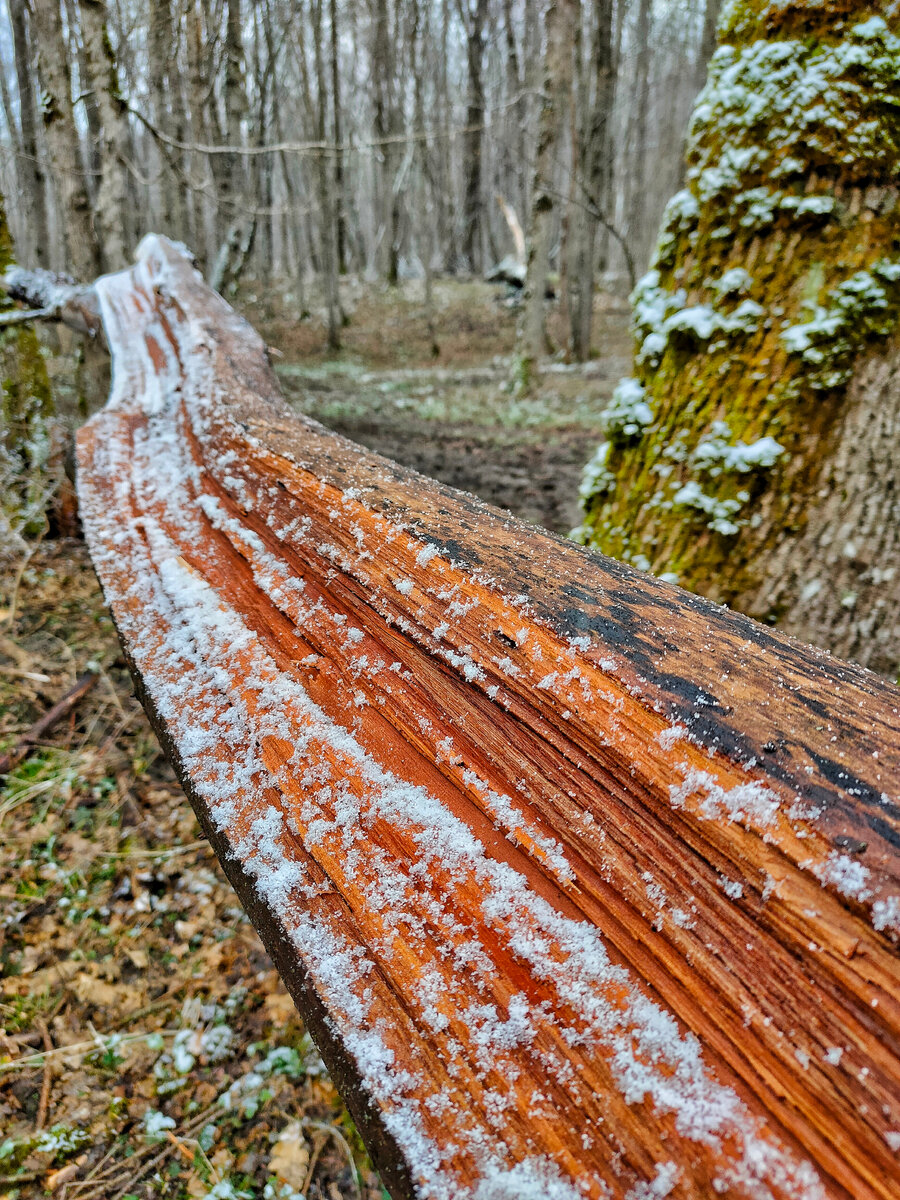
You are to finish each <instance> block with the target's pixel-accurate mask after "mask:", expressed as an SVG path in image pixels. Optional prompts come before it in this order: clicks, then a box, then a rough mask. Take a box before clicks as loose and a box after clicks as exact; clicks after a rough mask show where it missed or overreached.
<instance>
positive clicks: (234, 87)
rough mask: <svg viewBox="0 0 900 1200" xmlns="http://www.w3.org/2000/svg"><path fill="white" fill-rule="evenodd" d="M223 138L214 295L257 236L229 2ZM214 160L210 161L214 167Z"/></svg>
mask: <svg viewBox="0 0 900 1200" xmlns="http://www.w3.org/2000/svg"><path fill="white" fill-rule="evenodd" d="M224 93H225V130H224V133H225V138H226V142H227V144H228V145H229V146H231V147H234V150H233V151H232V152H231V153H230V154H224V155H222V156H221V159H220V161H221V166H220V169H219V171H218V178H217V181H216V183H217V190H218V202H219V236H220V237H221V239H222V240H221V242H220V245H219V250H218V254H217V257H216V262H215V266H214V268H213V274H212V281H213V284H214V286H215V288H216V290H217V291H220V292H228V291H231V290H233V288H234V286H235V285H236V283H237V281H238V279H239V277H240V274H241V271H242V270H243V267H244V263H245V262H246V261H247V256H248V255H249V253H250V250H251V249H252V245H253V238H254V235H255V233H256V217H255V216H254V215H253V214H248V213H247V211H246V208H247V196H246V192H247V188H246V186H245V185H246V172H245V170H244V161H243V158H242V156H241V154H240V152H239V147H240V146H241V144H242V140H243V139H242V133H241V126H242V123H243V120H244V116H245V114H246V112H247V92H246V89H245V87H244V38H243V29H242V15H241V0H228V4H227V11H226V21H225V83H224ZM215 163H216V158H215V157H214V158H213V164H214V166H215Z"/></svg>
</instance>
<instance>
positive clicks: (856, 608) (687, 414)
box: [577, 0, 900, 674]
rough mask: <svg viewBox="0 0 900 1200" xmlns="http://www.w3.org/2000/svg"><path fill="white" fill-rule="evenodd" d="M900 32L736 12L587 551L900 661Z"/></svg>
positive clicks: (750, 9)
mask: <svg viewBox="0 0 900 1200" xmlns="http://www.w3.org/2000/svg"><path fill="white" fill-rule="evenodd" d="M898 34H900V20H898V18H897V16H896V10H894V9H893V8H892V7H891V6H889V5H887V4H885V5H883V7H882V8H879V7H878V6H868V7H861V6H857V5H852V4H849V3H847V2H846V0H844V2H843V3H837V2H836V0H830V2H828V3H823V2H819V3H815V2H811V3H801V2H800V0H794V2H789V3H787V4H784V3H781V2H779V3H775V2H774V0H755V2H751V0H736V2H732V3H730V4H726V7H725V10H724V11H723V13H722V17H721V20H720V24H719V35H720V44H719V48H718V50H717V51H716V53H715V55H714V56H713V59H712V61H711V65H710V71H709V78H708V81H707V84H706V87H705V89H704V90H703V92H702V93H701V94H700V96H699V98H698V100H697V103H696V106H695V109H694V114H693V119H692V124H691V130H690V136H689V141H688V146H687V152H686V153H687V162H686V168H687V170H686V187H685V189H684V190H683V191H682V192H679V193H678V195H676V196H675V197H673V199H672V200H671V201H670V203H669V205H668V208H667V210H666V214H665V216H664V219H663V227H662V232H661V234H660V238H659V243H658V246H657V249H656V254H655V258H654V261H653V264H652V269H651V271H650V273H649V274H648V275H647V276H645V278H644V279H643V280H641V282H640V283H639V285H638V287H637V289H636V291H635V293H634V295H633V297H632V302H633V305H634V328H635V335H636V352H635V367H634V378H633V379H630V380H623V381H622V383H621V384H620V385H619V387H618V389H617V390H616V393H615V395H614V398H613V400H612V402H611V404H610V405H609V407H608V409H607V412H606V429H607V441H606V442H604V444H603V445H602V446H601V447H600V448H599V449H598V451H597V453H596V454H595V455H594V457H593V459H592V460H591V462H590V463H589V464H588V467H587V468H586V471H585V478H584V483H583V487H582V497H583V501H584V510H585V518H584V524H583V525H582V526H581V528H580V529H579V530H578V531H577V536H578V537H579V538H580V540H582V541H584V542H587V543H588V544H590V545H593V546H596V547H599V548H600V549H601V550H603V551H605V552H606V553H608V554H613V555H615V556H617V557H619V558H623V559H625V560H627V561H630V562H632V563H634V564H635V565H637V566H639V567H642V568H644V569H649V570H653V571H654V572H656V573H657V574H661V575H668V576H670V577H671V578H673V579H676V580H677V581H678V582H679V583H681V584H682V585H683V586H685V587H688V588H691V589H693V590H696V591H701V592H704V593H705V594H707V595H709V596H711V597H713V598H715V599H717V600H720V601H723V602H726V603H728V604H730V605H732V606H733V607H735V608H738V609H740V610H742V611H745V612H748V613H751V614H752V615H753V616H756V617H758V618H760V619H762V620H766V621H769V622H775V621H777V622H778V623H779V624H780V625H781V626H782V627H783V628H785V629H787V630H788V631H789V632H790V633H793V634H795V635H797V636H799V637H801V638H803V639H805V640H808V641H812V642H815V643H818V644H820V645H823V646H826V647H828V648H829V649H831V650H833V651H835V652H836V653H839V654H841V655H843V656H846V657H852V658H855V659H857V660H858V661H860V662H862V663H864V664H866V665H869V666H871V667H873V668H874V669H875V670H878V671H881V672H884V673H886V674H896V673H897V671H898V669H900V637H898V632H900V335H898V318H900V215H898V207H897V199H898V176H900V36H898Z"/></svg>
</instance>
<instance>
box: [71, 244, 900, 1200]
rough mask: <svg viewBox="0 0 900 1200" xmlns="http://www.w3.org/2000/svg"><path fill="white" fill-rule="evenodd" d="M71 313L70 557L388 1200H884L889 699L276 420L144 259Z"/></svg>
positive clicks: (893, 699)
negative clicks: (84, 346)
mask: <svg viewBox="0 0 900 1200" xmlns="http://www.w3.org/2000/svg"><path fill="white" fill-rule="evenodd" d="M741 285H742V281H741V280H737V279H734V280H733V281H732V282H731V283H729V284H728V286H729V287H732V286H734V287H735V288H737V287H740V286H741ZM97 287H98V291H99V293H100V297H101V304H102V311H103V318H104V325H105V329H106V333H107V338H108V340H109V343H110V346H111V348H112V352H113V364H114V385H113V394H112V397H111V400H110V403H109V405H108V406H107V408H106V409H105V410H104V412H102V413H101V414H98V416H97V417H95V418H94V419H93V420H92V421H91V422H90V423H89V424H88V425H87V426H86V427H85V429H84V430H83V431H82V432H81V434H80V438H79V466H80V473H79V480H80V484H79V486H80V496H81V505H82V514H83V518H84V523H85V530H86V534H87V537H88V540H89V543H90V545H91V550H92V554H93V556H94V560H95V563H96V565H97V569H98V572H99V575H100V577H101V580H102V582H103V586H104V589H105V592H106V595H107V598H108V600H109V602H110V605H111V607H112V611H113V614H114V616H115V620H116V623H117V625H118V628H119V631H120V634H121V637H122V640H123V644H124V646H125V649H126V651H127V653H128V656H129V658H130V660H131V662H132V664H133V667H134V671H135V675H136V678H137V679H138V681H139V684H140V688H141V690H142V693H143V695H144V697H145V700H146V703H147V705H148V707H149V709H150V711H151V713H152V714H153V716H154V719H155V721H156V724H157V727H158V729H159V731H160V734H161V736H162V738H163V740H164V742H165V744H166V745H167V747H168V748H169V750H170V752H171V754H172V756H173V758H174V760H175V762H176V764H177V766H178V768H179V770H180V772H181V775H182V778H183V779H184V781H185V783H186V786H187V788H188V790H189V793H190V794H191V796H192V799H193V802H194V804H195V806H196V807H197V810H198V813H199V814H200V816H201V819H202V820H203V822H204V826H205V828H206V829H207V831H208V833H209V835H210V837H211V839H212V841H213V843H214V845H215V846H216V849H217V851H218V853H219V854H220V855H221V856H222V858H223V861H224V863H225V866H226V869H227V870H228V871H229V873H230V876H231V878H232V880H233V882H234V883H235V886H236V887H237V888H238V890H239V892H240V894H241V897H242V899H243V901H244V903H245V905H246V906H247V908H248V911H249V912H250V913H251V915H252V917H253V920H254V922H255V923H256V924H257V927H258V928H259V929H260V930H261V932H262V933H263V936H264V937H265V938H266V940H267V944H268V945H269V947H270V949H271V950H272V952H273V955H274V956H275V958H276V961H277V962H278V964H279V969H280V970H281V971H282V972H283V974H284V976H285V979H286V981H287V983H288V985H289V986H290V988H291V989H292V991H293V994H294V996H295V998H296V999H297V1000H298V1003H299V1004H300V1006H301V1008H302V1009H303V1011H304V1014H305V1016H306V1018H307V1020H308V1022H309V1024H310V1027H311V1029H312V1030H313V1032H314V1033H315V1035H316V1037H317V1039H318V1041H319V1044H320V1048H321V1050H322V1053H323V1056H324V1057H325V1059H326V1061H327V1062H328V1065H329V1067H330V1068H331V1070H332V1071H333V1072H334V1073H335V1075H336V1077H337V1079H338V1080H339V1082H341V1084H342V1086H343V1087H344V1090H345V1093H346V1098H347V1100H348V1103H349V1104H350V1107H351V1111H353V1113H354V1116H355V1118H356V1119H357V1121H358V1122H359V1123H360V1125H361V1127H362V1129H363V1130H364V1132H365V1135H366V1137H367V1139H368V1141H369V1144H370V1146H371V1147H372V1150H373V1153H374V1154H375V1156H376V1159H377V1161H378V1164H379V1166H380V1167H381V1168H382V1170H383V1171H384V1172H385V1174H386V1177H387V1178H388V1179H389V1180H390V1181H391V1182H392V1185H393V1187H394V1189H395V1192H396V1194H397V1195H398V1196H399V1195H406V1196H417V1197H435V1198H446V1200H456V1198H457V1197H459V1198H462V1200H465V1198H467V1197H468V1198H469V1200H478V1198H481V1200H489V1198H490V1200H495V1198H497V1197H504V1196H509V1197H516V1198H517V1200H532V1198H534V1200H544V1198H545V1197H554V1198H558V1200H572V1198H575V1197H597V1198H598V1200H599V1198H600V1197H615V1198H618V1200H625V1198H626V1197H628V1198H631V1200H637V1198H640V1197H654V1196H672V1197H675V1198H680V1200H688V1198H692V1197H697V1196H706V1195H723V1196H730V1197H747V1198H748V1200H759V1198H761V1197H764V1198H766V1200H768V1198H770V1197H771V1198H772V1200H788V1198H793V1200H819V1198H822V1200H824V1198H835V1200H836V1198H837V1197H846V1195H848V1194H850V1195H854V1196H860V1197H863V1196H865V1197H883V1198H885V1200H886V1198H887V1197H888V1196H890V1195H891V1194H892V1191H891V1189H892V1187H893V1183H892V1181H893V1180H894V1178H895V1160H894V1156H893V1152H892V1148H891V1140H890V1138H891V1135H892V1133H893V1131H896V1130H897V1129H898V1128H900V1101H898V1097H900V1060H898V1056H897V1046H898V1034H900V1004H898V991H900V989H898V954H897V943H898V938H900V916H898V913H900V878H898V862H897V856H896V852H895V850H894V845H895V842H896V839H897V836H898V834H900V816H898V804H900V761H898V759H900V750H898V747H900V737H898V732H900V713H898V705H900V696H898V694H897V693H896V691H894V690H893V689H891V688H889V687H887V686H886V685H882V684H879V683H878V682H877V681H875V680H874V679H873V677H871V676H869V675H868V674H867V673H865V672H862V671H860V670H858V669H856V668H853V667H845V666H838V665H835V663H834V662H832V661H831V660H827V659H825V658H824V657H823V658H819V657H817V656H816V655H815V653H814V652H808V653H807V654H806V655H801V654H798V651H797V649H796V647H794V646H792V645H791V644H789V643H787V642H785V641H783V640H780V639H779V638H777V637H775V636H774V635H772V634H770V633H769V632H768V631H766V630H765V629H763V628H761V627H759V626H756V625H754V624H753V623H751V622H749V621H746V620H745V619H743V618H740V617H735V616H734V615H731V614H724V613H722V612H721V610H719V609H718V608H716V607H715V606H713V605H710V604H708V603H707V602H705V601H701V600H698V599H696V598H691V597H688V596H687V595H686V594H684V593H677V592H675V591H674V590H673V589H671V588H669V587H666V586H665V585H664V584H661V583H659V582H658V581H656V580H653V579H652V578H649V577H639V576H637V575H636V574H635V573H634V572H633V571H630V570H629V569H627V568H624V567H622V566H621V565H619V564H615V563H611V562H607V561H605V560H601V559H599V558H598V557H595V556H592V555H589V554H586V553H584V552H583V551H581V550H579V549H578V548H577V547H575V546H573V545H571V544H566V543H562V542H560V541H559V540H558V539H555V538H553V537H551V536H550V535H548V534H544V533H541V532H540V531H537V530H534V529H532V528H530V527H527V526H524V525H520V524H517V523H516V522H514V521H512V520H510V519H508V518H505V517H503V516H502V514H498V513H495V512H493V511H492V510H489V509H487V508H485V507H484V506H482V505H480V504H479V503H478V502H477V501H474V500H472V499H471V498H470V497H465V496H463V495H461V494H459V493H454V492H452V491H450V490H449V489H447V488H443V487H441V486H440V485H438V484H432V483H429V482H428V481H424V480H422V479H421V478H420V477H418V476H414V475H412V474H409V473H407V472H405V471H403V470H402V469H401V468H400V467H397V466H396V465H395V464H392V463H389V462H387V461H386V460H383V459H379V458H377V457H376V456H374V455H370V454H368V453H367V452H365V451H363V450H362V449H360V448H359V447H356V446H353V445H352V444H351V443H349V442H346V441H344V440H343V439H341V438H339V437H336V436H334V435H331V434H329V433H327V432H326V431H324V430H323V429H322V428H321V427H319V426H317V425H315V424H314V423H312V422H309V421H307V420H305V419H303V418H299V417H297V416H294V415H293V414H291V413H290V411H289V410H288V409H287V408H286V406H285V405H284V404H283V402H282V401H281V400H280V398H279V397H278V395H277V389H276V386H275V384H274V381H273V377H272V375H271V372H270V370H269V368H268V366H267V364H266V360H265V352H264V347H263V345H262V343H261V341H260V340H259V338H258V337H257V336H256V334H255V333H254V332H253V331H252V330H251V329H250V328H249V327H248V326H247V325H246V324H245V323H244V322H242V321H241V320H240V319H239V318H238V317H237V316H236V315H235V314H234V313H233V312H232V311H231V310H230V309H229V308H228V307H227V305H225V304H224V302H223V301H222V300H220V299H219V298H218V297H217V296H215V295H214V294H213V293H211V292H210V291H208V290H207V289H206V288H205V287H204V286H203V284H202V283H201V281H200V280H199V277H198V276H197V275H196V273H195V272H194V271H193V269H192V268H191V266H190V265H189V263H188V262H187V261H186V260H185V259H184V258H183V257H181V256H180V255H179V253H178V252H177V251H176V250H175V249H174V248H173V247H172V246H171V244H169V243H167V242H165V241H164V240H162V239H148V240H147V241H146V242H145V243H144V245H143V247H142V249H141V253H140V260H139V263H138V265H137V266H136V267H135V268H134V269H133V270H132V271H130V272H123V273H122V274H119V275H114V276H107V277H105V278H104V279H103V280H101V281H100V282H99V283H98V285H97ZM620 401H621V402H622V403H623V404H632V405H633V406H634V409H635V411H636V412H638V411H639V405H640V404H641V403H643V401H642V400H641V399H640V397H639V396H638V395H637V394H636V393H635V392H634V391H633V389H632V390H631V392H630V394H629V391H628V389H625V394H624V395H622V396H620ZM622 432H623V433H624V429H623V430H622ZM611 436H613V435H612V432H611ZM716 437H717V438H718V439H719V442H720V443H721V445H722V446H727V447H730V449H725V450H723V449H721V447H720V446H719V445H718V443H716V445H715V446H712V448H711V449H710V450H709V451H708V452H707V456H706V464H705V467H704V470H705V471H706V474H707V476H709V477H710V478H715V477H714V476H712V471H713V469H715V467H716V466H717V465H722V464H724V463H725V462H726V461H727V460H728V455H729V454H737V455H738V459H739V461H736V462H735V463H734V464H733V465H734V467H735V469H736V470H738V471H739V473H741V474H743V475H746V474H747V473H748V471H746V470H744V471H742V470H741V467H742V466H746V467H747V468H748V469H749V470H752V469H756V467H757V466H758V465H759V464H760V463H762V462H765V461H768V460H772V461H773V462H776V461H777V459H778V454H779V453H780V450H778V449H777V448H776V443H774V442H771V443H769V442H765V441H764V439H757V440H756V441H745V442H740V441H736V440H735V439H733V438H731V437H728V436H726V432H725V431H724V430H719V431H718V433H717V434H716ZM741 445H743V447H744V449H742V450H740V449H736V448H737V447H739V446H741ZM603 469H604V466H603V461H598V462H597V463H596V465H595V468H594V470H595V471H596V472H597V473H598V474H599V472H601V471H602V470H603ZM698 469H700V468H699V466H698ZM704 515H708V514H704ZM811 1014H814V1018H813V1017H811ZM837 1051H839V1053H837ZM798 1064H799V1065H798Z"/></svg>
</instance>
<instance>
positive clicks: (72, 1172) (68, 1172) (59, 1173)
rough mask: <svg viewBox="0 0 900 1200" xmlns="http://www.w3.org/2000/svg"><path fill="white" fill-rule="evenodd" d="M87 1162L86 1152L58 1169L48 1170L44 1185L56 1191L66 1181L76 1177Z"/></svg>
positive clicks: (48, 1189)
mask: <svg viewBox="0 0 900 1200" xmlns="http://www.w3.org/2000/svg"><path fill="white" fill-rule="evenodd" d="M86 1162H87V1155H86V1154H79V1156H78V1157H77V1158H76V1159H75V1160H74V1161H73V1162H70V1163H66V1165H65V1166H64V1167H60V1168H59V1169H58V1170H56V1171H48V1172H47V1174H46V1176H45V1177H44V1186H45V1187H46V1188H47V1191H48V1192H55V1191H57V1190H58V1189H59V1188H61V1187H62V1186H63V1184H64V1183H69V1181H70V1180H72V1179H74V1178H75V1176H76V1175H77V1174H78V1172H79V1171H80V1170H81V1168H82V1167H83V1166H84V1164H85V1163H86Z"/></svg>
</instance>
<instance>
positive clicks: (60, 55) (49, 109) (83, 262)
mask: <svg viewBox="0 0 900 1200" xmlns="http://www.w3.org/2000/svg"><path fill="white" fill-rule="evenodd" d="M34 28H35V33H36V35H37V43H38V51H39V73H40V80H41V89H42V94H43V104H42V110H43V118H44V136H45V137H46V139H47V151H48V155H49V160H50V167H51V170H52V172H53V177H54V182H55V185H56V192H57V197H58V200H59V207H60V222H59V224H60V228H61V230H62V236H63V246H64V258H65V264H66V266H67V267H68V269H69V270H70V271H71V272H72V273H73V275H75V277H76V279H94V278H95V277H96V276H97V275H98V274H99V273H100V269H101V258H100V248H99V245H98V243H97V237H96V234H95V231H94V226H93V223H92V221H91V207H90V201H89V199H88V192H87V187H86V185H85V179H84V169H83V167H82V163H81V154H80V150H79V145H78V130H77V127H76V125H75V112H74V109H73V106H72V84H71V75H70V71H69V60H68V56H67V53H66V44H65V39H64V37H63V26H62V18H61V15H60V11H59V5H58V4H57V3H55V0H46V2H45V3H39V4H36V5H35V8H34Z"/></svg>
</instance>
